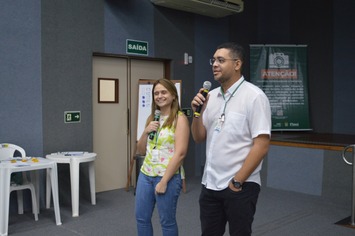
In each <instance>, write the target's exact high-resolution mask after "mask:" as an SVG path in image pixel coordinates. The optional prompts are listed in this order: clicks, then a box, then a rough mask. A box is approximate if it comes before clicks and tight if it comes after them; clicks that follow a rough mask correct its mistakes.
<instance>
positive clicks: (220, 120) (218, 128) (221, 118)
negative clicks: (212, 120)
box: [215, 79, 244, 131]
mask: <svg viewBox="0 0 355 236" xmlns="http://www.w3.org/2000/svg"><path fill="white" fill-rule="evenodd" d="M243 82H244V79H243V80H242V82H240V84H239V85H238V86H237V87H236V88H235V89H234V91H233V93H232V94H231V95H230V96H229V98H228V100H227V101H226V98H225V97H224V92H223V89H222V87H221V93H222V96H223V99H224V101H225V102H224V108H223V112H222V114H221V116H220V117H219V118H218V121H217V125H216V127H215V130H216V131H221V129H222V125H223V123H224V117H225V112H226V107H227V104H228V102H229V100H231V98H232V97H233V96H234V94H235V92H236V91H237V90H238V88H239V87H240V85H242V83H243Z"/></svg>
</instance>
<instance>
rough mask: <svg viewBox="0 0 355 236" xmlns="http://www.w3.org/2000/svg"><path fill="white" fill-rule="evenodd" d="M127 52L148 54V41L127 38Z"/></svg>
mask: <svg viewBox="0 0 355 236" xmlns="http://www.w3.org/2000/svg"><path fill="white" fill-rule="evenodd" d="M126 53H127V54H138V55H144V56H148V42H145V41H138V40H132V39H127V40H126Z"/></svg>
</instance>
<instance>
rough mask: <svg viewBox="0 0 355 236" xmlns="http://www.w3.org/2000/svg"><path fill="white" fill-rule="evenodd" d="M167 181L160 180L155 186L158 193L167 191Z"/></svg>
mask: <svg viewBox="0 0 355 236" xmlns="http://www.w3.org/2000/svg"><path fill="white" fill-rule="evenodd" d="M166 188H167V183H164V182H161V181H160V182H159V183H158V184H157V186H155V193H156V194H158V195H161V194H164V193H165V192H166Z"/></svg>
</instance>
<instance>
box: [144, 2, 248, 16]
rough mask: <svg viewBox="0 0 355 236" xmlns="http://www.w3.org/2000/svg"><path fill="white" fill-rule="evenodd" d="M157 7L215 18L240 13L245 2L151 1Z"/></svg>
mask: <svg viewBox="0 0 355 236" xmlns="http://www.w3.org/2000/svg"><path fill="white" fill-rule="evenodd" d="M150 1H151V2H152V3H153V4H155V5H157V6H162V7H167V8H172V9H176V10H180V11H186V12H192V13H196V14H199V15H205V16H210V17H214V18H220V17H225V16H228V15H232V14H236V13H240V12H242V11H243V9H244V3H243V0H150Z"/></svg>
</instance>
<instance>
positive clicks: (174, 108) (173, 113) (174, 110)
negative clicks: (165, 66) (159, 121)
mask: <svg viewBox="0 0 355 236" xmlns="http://www.w3.org/2000/svg"><path fill="white" fill-rule="evenodd" d="M157 84H161V85H163V86H164V87H165V88H166V89H167V90H168V91H169V93H171V95H172V96H173V97H174V99H173V102H172V103H171V110H170V114H169V117H168V119H167V120H166V121H165V122H164V124H163V127H172V126H173V125H174V126H175V125H176V122H175V119H176V118H177V116H178V113H179V111H180V110H181V109H180V105H179V95H178V93H177V90H176V87H175V85H174V83H173V82H171V80H168V79H165V78H162V79H158V80H157V81H155V82H154V84H153V89H152V100H153V102H152V110H151V113H150V115H149V117H148V119H147V123H146V126H147V125H148V124H149V123H150V122H151V121H153V120H154V113H155V110H160V107H159V106H157V104H156V103H155V100H154V89H155V86H157Z"/></svg>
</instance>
